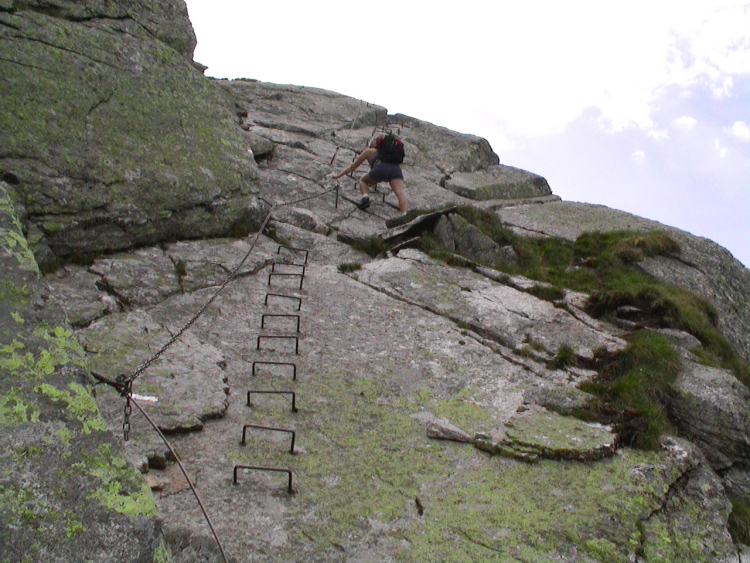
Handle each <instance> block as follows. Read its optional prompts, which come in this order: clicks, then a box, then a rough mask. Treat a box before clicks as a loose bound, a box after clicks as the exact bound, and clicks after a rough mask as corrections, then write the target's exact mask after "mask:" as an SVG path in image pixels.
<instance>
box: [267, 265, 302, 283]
mask: <svg viewBox="0 0 750 563" xmlns="http://www.w3.org/2000/svg"><path fill="white" fill-rule="evenodd" d="M295 265H297V264H295ZM272 276H286V277H290V276H299V289H302V282H303V281H304V279H305V274H282V273H280V272H270V273H269V274H268V285H271V277H272Z"/></svg>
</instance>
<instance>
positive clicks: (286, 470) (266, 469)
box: [232, 465, 294, 495]
mask: <svg viewBox="0 0 750 563" xmlns="http://www.w3.org/2000/svg"><path fill="white" fill-rule="evenodd" d="M240 469H251V470H253V471H276V472H279V473H288V474H289V486H288V487H287V492H288V493H289V494H290V495H293V494H294V489H292V470H291V469H281V468H280V467H256V466H253V465H235V466H234V479H233V481H232V482H233V483H234V484H235V485H237V484H238V483H237V471H238V470H240Z"/></svg>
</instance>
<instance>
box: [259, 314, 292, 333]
mask: <svg viewBox="0 0 750 563" xmlns="http://www.w3.org/2000/svg"><path fill="white" fill-rule="evenodd" d="M266 317H288V318H292V319H297V332H299V323H300V316H299V315H282V314H275V313H273V314H272V313H264V314H262V315H261V317H260V328H266Z"/></svg>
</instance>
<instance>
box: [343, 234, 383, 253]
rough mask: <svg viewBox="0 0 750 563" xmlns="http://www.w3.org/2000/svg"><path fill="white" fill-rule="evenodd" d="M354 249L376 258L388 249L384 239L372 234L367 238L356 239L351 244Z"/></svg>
mask: <svg viewBox="0 0 750 563" xmlns="http://www.w3.org/2000/svg"><path fill="white" fill-rule="evenodd" d="M351 246H352V248H353V249H354V250H359V251H360V252H364V253H365V254H367V255H368V256H370V257H372V258H377V257H378V256H380V255H381V254H384V253H385V252H386V251H388V247H387V245H386V244H385V241H383V239H382V238H381V237H379V236H373V237H370V238H367V239H362V240H356V241H354V242H353V243H352V244H351Z"/></svg>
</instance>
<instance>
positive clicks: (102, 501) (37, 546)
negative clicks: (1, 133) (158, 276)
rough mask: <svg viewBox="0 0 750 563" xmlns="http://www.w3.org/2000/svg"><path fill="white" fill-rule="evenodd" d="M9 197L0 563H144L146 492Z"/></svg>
mask: <svg viewBox="0 0 750 563" xmlns="http://www.w3.org/2000/svg"><path fill="white" fill-rule="evenodd" d="M9 190H10V187H9V186H8V185H7V184H5V183H4V182H0V269H2V272H3V276H2V284H0V329H1V330H0V334H2V346H0V559H2V560H3V561H50V562H55V563H63V562H69V561H102V562H108V563H116V562H123V561H132V562H145V561H151V558H152V556H153V554H154V552H155V551H156V548H157V546H158V543H159V534H160V525H159V523H158V521H157V519H156V507H155V505H154V501H153V499H152V497H151V493H150V491H149V490H148V487H147V486H146V485H145V484H144V483H143V481H142V480H141V479H140V477H139V475H138V473H137V472H136V471H135V470H134V469H133V468H132V467H131V466H129V465H128V464H127V462H126V460H125V457H124V456H123V453H122V451H121V448H120V444H119V442H118V441H117V440H115V439H114V438H113V436H112V434H110V433H109V432H108V431H107V429H106V426H105V424H104V421H103V420H102V417H101V415H100V414H99V411H98V409H97V406H96V402H95V400H94V398H93V396H92V393H91V390H90V388H89V386H88V383H89V378H88V376H87V373H86V368H87V363H86V358H85V354H84V351H83V349H82V348H81V347H80V345H79V344H78V343H77V342H76V340H75V337H73V336H72V335H71V332H70V327H69V326H68V325H67V323H66V322H65V317H64V315H63V313H62V311H61V310H60V308H59V306H58V304H57V302H56V298H55V295H54V294H53V293H52V292H50V290H49V288H48V286H47V285H46V284H45V283H44V280H43V279H42V278H41V277H40V276H39V270H38V267H37V264H36V263H35V261H34V258H33V255H32V253H31V251H30V249H29V247H28V245H27V243H26V240H25V239H24V237H23V235H22V233H21V230H20V222H19V221H18V218H17V217H16V216H15V214H14V212H13V206H12V204H11V200H10V198H9V197H8V191H9ZM92 298H94V299H95V297H94V296H93V295H92ZM123 537H127V538H128V541H127V542H123Z"/></svg>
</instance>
